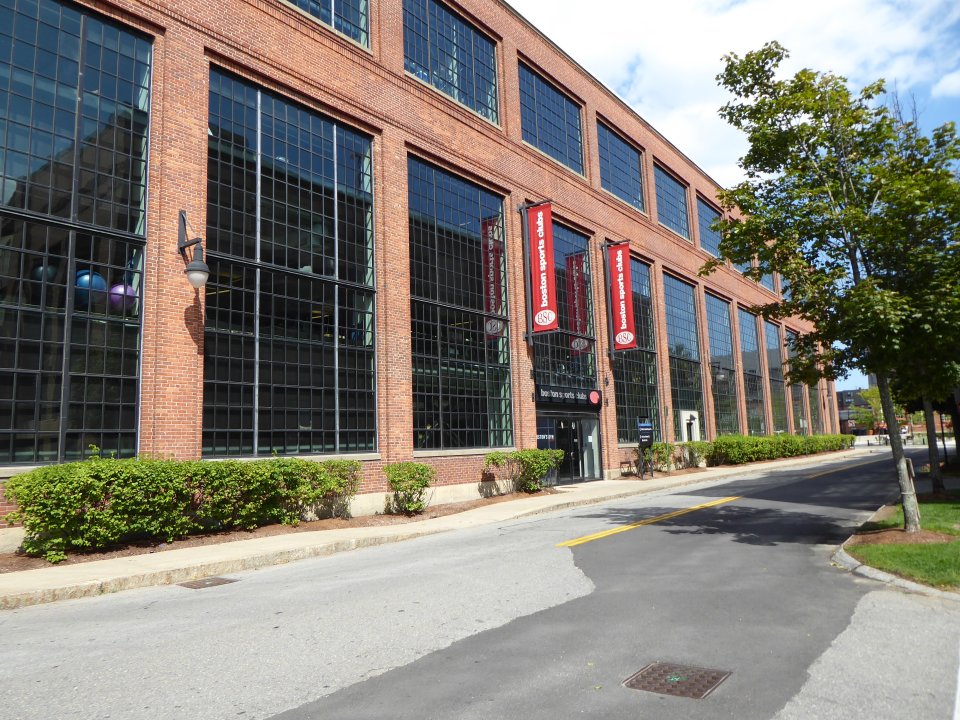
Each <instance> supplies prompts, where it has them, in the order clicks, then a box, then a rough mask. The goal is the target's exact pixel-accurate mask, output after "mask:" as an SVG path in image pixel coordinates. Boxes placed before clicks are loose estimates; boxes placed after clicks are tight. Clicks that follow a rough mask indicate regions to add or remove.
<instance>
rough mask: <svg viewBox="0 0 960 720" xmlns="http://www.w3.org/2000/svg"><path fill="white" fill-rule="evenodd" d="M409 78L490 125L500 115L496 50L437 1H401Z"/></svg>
mask: <svg viewBox="0 0 960 720" xmlns="http://www.w3.org/2000/svg"><path fill="white" fill-rule="evenodd" d="M403 58H404V66H405V67H406V70H407V72H409V73H411V74H412V75H415V76H416V77H418V78H420V79H421V80H423V81H424V82H426V83H429V84H430V85H433V86H434V87H435V88H437V89H438V90H439V91H440V92H442V93H445V94H446V95H449V96H450V97H452V98H453V99H454V100H456V101H457V102H459V103H461V104H463V105H466V106H467V107H468V108H470V109H471V110H474V111H475V112H477V113H478V114H480V115H481V116H483V117H485V118H486V119H487V120H489V121H490V122H493V123H496V122H498V120H499V113H498V110H497V53H496V45H495V44H494V42H493V41H492V40H490V39H489V38H488V37H487V36H486V35H484V34H483V33H481V32H480V31H479V30H477V29H476V28H475V27H474V26H473V25H471V24H470V23H469V22H467V21H466V20H465V19H464V18H463V17H461V16H460V15H459V14H458V13H456V12H454V11H453V10H452V9H450V8H449V7H447V6H446V5H444V4H443V3H441V2H438V1H437V0H403Z"/></svg>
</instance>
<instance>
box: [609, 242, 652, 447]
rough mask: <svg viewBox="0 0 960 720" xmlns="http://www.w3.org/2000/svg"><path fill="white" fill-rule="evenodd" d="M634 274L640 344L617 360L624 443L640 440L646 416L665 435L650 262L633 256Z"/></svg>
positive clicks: (620, 430) (616, 390) (619, 427)
mask: <svg viewBox="0 0 960 720" xmlns="http://www.w3.org/2000/svg"><path fill="white" fill-rule="evenodd" d="M630 276H631V286H632V289H633V317H634V322H635V323H636V326H637V347H636V349H633V350H624V351H622V352H618V353H616V355H615V356H614V361H613V379H614V394H615V395H616V401H617V402H616V407H617V440H618V442H620V443H624V444H625V443H635V442H637V422H639V421H642V420H648V421H649V422H651V423H652V424H653V427H654V438H656V439H657V440H658V441H659V440H660V438H661V433H660V401H659V396H658V383H657V355H656V340H655V337H654V332H653V298H652V296H651V294H650V266H649V265H647V264H645V263H642V262H640V261H639V260H637V259H636V258H631V259H630Z"/></svg>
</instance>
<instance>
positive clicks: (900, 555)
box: [847, 492, 960, 589]
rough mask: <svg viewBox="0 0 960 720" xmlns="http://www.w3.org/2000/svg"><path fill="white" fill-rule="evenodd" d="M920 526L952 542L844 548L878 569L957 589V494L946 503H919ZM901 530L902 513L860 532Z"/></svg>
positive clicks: (959, 576) (959, 503)
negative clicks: (952, 537) (949, 538)
mask: <svg viewBox="0 0 960 720" xmlns="http://www.w3.org/2000/svg"><path fill="white" fill-rule="evenodd" d="M920 524H921V526H922V528H923V529H924V530H927V531H930V532H936V533H943V534H945V535H955V536H957V539H956V540H955V541H953V542H941V543H922V544H883V543H880V544H870V543H864V544H859V545H851V546H848V547H847V552H849V553H850V554H851V555H853V557H855V558H856V559H857V560H859V561H860V562H862V563H864V564H865V565H869V566H871V567H875V568H877V569H879V570H885V571H886V572H891V573H894V574H896V575H900V576H902V577H905V578H908V579H910V580H916V581H917V582H921V583H924V584H926V585H933V586H936V587H942V588H951V589H954V588H960V493H956V492H955V493H951V495H950V497H949V498H948V499H946V500H926V501H921V503H920ZM902 527H903V511H902V509H900V508H897V512H896V514H894V515H892V516H891V517H889V518H887V519H884V520H881V521H878V522H871V523H866V524H865V525H864V526H863V528H862V529H863V530H888V529H895V528H902Z"/></svg>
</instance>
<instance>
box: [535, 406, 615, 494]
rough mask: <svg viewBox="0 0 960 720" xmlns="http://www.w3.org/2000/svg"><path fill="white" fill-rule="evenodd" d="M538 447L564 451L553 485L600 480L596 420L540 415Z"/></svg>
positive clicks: (598, 430)
mask: <svg viewBox="0 0 960 720" xmlns="http://www.w3.org/2000/svg"><path fill="white" fill-rule="evenodd" d="M537 446H538V447H540V448H544V449H546V448H551V449H553V448H555V449H557V450H563V461H562V462H561V464H560V467H559V468H557V471H556V482H561V483H563V482H577V481H579V480H594V479H598V478H600V477H601V466H600V423H599V421H598V420H597V418H596V417H590V416H577V415H540V416H539V417H538V418H537Z"/></svg>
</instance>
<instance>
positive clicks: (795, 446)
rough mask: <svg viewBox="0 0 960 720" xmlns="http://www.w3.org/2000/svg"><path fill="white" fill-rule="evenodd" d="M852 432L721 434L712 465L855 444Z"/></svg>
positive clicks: (714, 442)
mask: <svg viewBox="0 0 960 720" xmlns="http://www.w3.org/2000/svg"><path fill="white" fill-rule="evenodd" d="M855 439H856V438H855V437H854V436H853V435H787V434H782V435H772V436H752V435H751V436H746V435H721V436H720V437H718V438H717V439H716V440H714V441H713V450H712V452H711V456H710V457H709V459H708V462H709V463H710V464H711V465H741V464H743V463H748V462H757V461H758V460H775V459H777V458H783V457H795V456H798V455H813V454H816V453H819V452H826V451H832V450H845V449H847V448H850V447H853V442H854V440H855Z"/></svg>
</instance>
